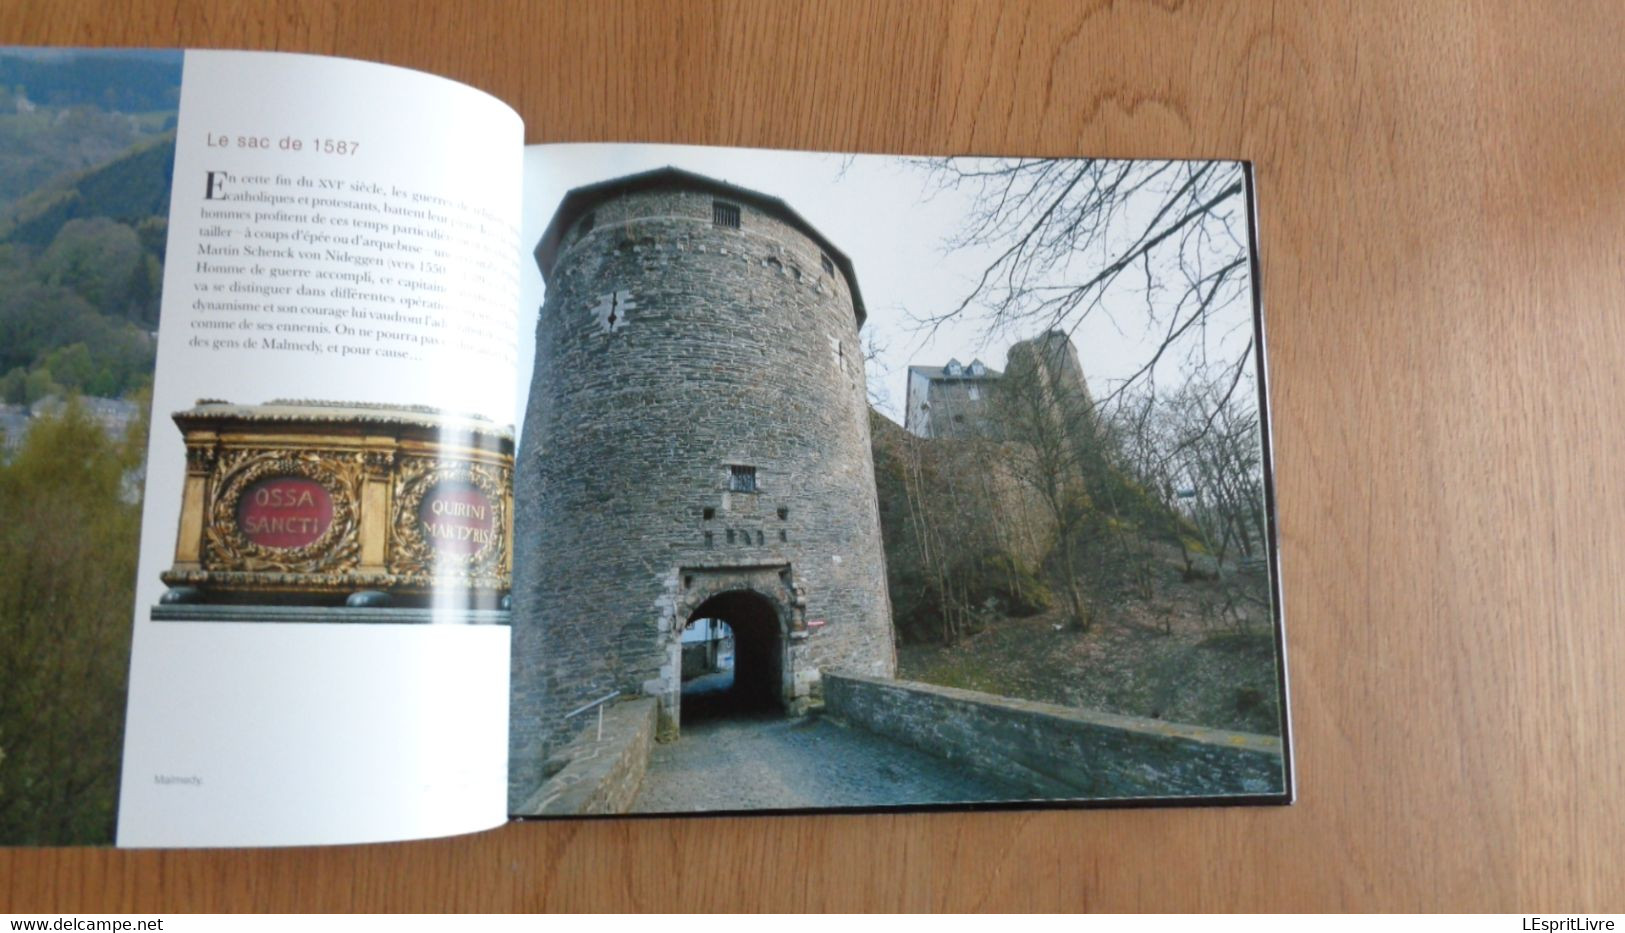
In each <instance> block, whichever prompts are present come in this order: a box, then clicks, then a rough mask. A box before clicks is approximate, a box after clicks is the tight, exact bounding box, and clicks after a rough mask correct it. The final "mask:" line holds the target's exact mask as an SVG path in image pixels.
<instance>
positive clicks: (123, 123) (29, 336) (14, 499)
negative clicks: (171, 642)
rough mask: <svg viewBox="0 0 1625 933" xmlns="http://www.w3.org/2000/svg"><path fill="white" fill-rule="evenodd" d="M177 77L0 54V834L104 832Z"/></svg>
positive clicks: (87, 835)
mask: <svg viewBox="0 0 1625 933" xmlns="http://www.w3.org/2000/svg"><path fill="white" fill-rule="evenodd" d="M180 79H181V53H179V52H150V51H134V50H110V51H78V50H66V49H7V50H0V513H3V514H5V515H7V516H8V517H9V518H10V520H9V521H7V522H5V523H4V524H3V526H0V567H3V568H4V569H5V572H4V574H3V575H0V844H7V845H65V844H82V843H110V842H111V841H112V834H113V823H114V815H115V809H116V798H117V792H118V774H119V768H118V763H119V754H120V745H121V741H122V724H123V720H124V695H125V684H126V678H127V668H128V664H129V641H130V612H131V605H132V601H133V599H134V591H135V570H136V558H137V545H138V534H139V526H140V518H141V491H142V485H143V476H142V463H143V458H144V455H145V447H146V433H147V424H148V415H149V413H148V399H149V398H150V389H151V385H152V373H153V363H154V354H155V351H156V347H157V330H158V299H159V293H160V290H161V285H162V280H163V261H164V243H165V238H166V235H167V220H166V218H167V215H168V208H169V192H170V172H171V166H172V163H173V160H174V151H175V120H176V110H177V106H178V104H179V98H180Z"/></svg>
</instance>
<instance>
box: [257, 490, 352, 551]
mask: <svg viewBox="0 0 1625 933" xmlns="http://www.w3.org/2000/svg"><path fill="white" fill-rule="evenodd" d="M331 524H333V497H332V496H331V495H329V494H328V492H327V488H326V487H325V486H323V485H322V484H321V483H318V482H316V481H315V480H313V479H310V478H308V477H304V476H271V477H267V478H266V479H262V480H259V481H258V482H256V483H254V484H253V485H251V486H249V487H248V488H247V489H245V490H243V495H242V498H240V499H238V500H237V529H238V530H239V531H241V532H242V534H243V537H245V538H247V539H248V540H250V541H252V542H254V543H255V544H257V545H259V546H261V547H270V548H279V549H289V548H299V547H304V546H306V545H309V544H314V543H316V541H317V540H318V539H319V538H321V536H322V535H323V534H324V533H326V531H327V528H328V526H329V525H331Z"/></svg>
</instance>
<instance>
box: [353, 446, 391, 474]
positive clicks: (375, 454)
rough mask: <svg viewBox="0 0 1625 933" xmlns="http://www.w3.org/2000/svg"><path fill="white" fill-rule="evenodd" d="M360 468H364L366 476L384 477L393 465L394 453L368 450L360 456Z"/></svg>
mask: <svg viewBox="0 0 1625 933" xmlns="http://www.w3.org/2000/svg"><path fill="white" fill-rule="evenodd" d="M361 463H362V466H363V467H365V468H366V471H367V475H368V476H372V477H380V478H381V477H385V476H388V475H389V470H390V468H391V467H393V466H394V465H395V451H393V450H369V451H367V452H366V453H364V454H362V455H361Z"/></svg>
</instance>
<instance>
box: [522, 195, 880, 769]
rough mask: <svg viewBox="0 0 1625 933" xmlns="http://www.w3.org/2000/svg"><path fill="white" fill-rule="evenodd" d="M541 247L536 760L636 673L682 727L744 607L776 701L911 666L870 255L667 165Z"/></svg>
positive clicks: (531, 640) (529, 462)
mask: <svg viewBox="0 0 1625 933" xmlns="http://www.w3.org/2000/svg"><path fill="white" fill-rule="evenodd" d="M536 259H537V262H538V263H539V265H540V267H541V270H542V273H543V275H544V276H545V277H546V279H547V282H548V284H549V290H548V298H547V304H546V306H545V307H544V309H543V312H542V317H541V324H540V329H539V331H538V335H537V347H538V358H537V365H536V378H535V381H534V382H533V384H532V386H531V402H530V406H529V412H530V415H529V417H528V419H527V422H526V426H525V436H526V442H527V449H526V452H525V454H524V455H523V464H522V465H521V466H520V467H519V469H518V478H517V481H516V487H517V489H516V492H517V496H518V501H519V503H520V504H519V506H518V508H519V517H518V521H519V523H520V524H521V525H523V526H524V527H526V528H527V529H531V530H532V532H533V533H531V534H528V535H527V536H526V537H525V539H524V540H523V541H522V542H521V543H520V544H519V546H518V548H517V551H516V554H515V559H516V561H518V562H519V564H521V565H523V566H525V567H526V568H527V571H528V572H527V573H526V574H525V575H524V577H523V580H522V582H521V583H520V584H519V586H518V587H516V590H515V594H514V602H515V608H516V613H517V614H518V616H519V617H520V618H521V619H522V620H524V621H523V622H522V623H521V624H520V626H519V627H518V628H517V631H516V637H515V649H516V650H515V658H516V660H515V667H514V698H515V707H516V709H518V708H523V709H525V710H534V711H536V714H535V715H533V716H526V717H521V716H517V715H516V716H515V719H514V747H515V751H516V755H515V757H516V759H517V761H523V760H524V759H525V758H527V757H529V758H535V755H536V753H535V751H533V749H537V748H546V747H551V746H552V745H553V744H555V743H557V741H558V739H559V738H560V737H561V736H563V735H565V734H566V731H567V730H568V728H569V723H568V722H566V720H565V718H564V717H565V714H567V713H568V712H570V711H571V710H572V709H575V708H577V707H579V706H581V705H582V704H586V703H589V702H591V701H592V700H594V699H595V698H597V697H599V696H603V695H606V694H609V693H612V692H615V691H619V692H620V693H621V694H622V695H633V694H642V695H646V696H650V697H653V698H654V699H655V700H656V704H655V711H656V717H657V725H656V729H657V730H658V734H659V736H660V737H663V738H664V737H675V736H676V735H677V734H678V732H679V729H680V723H681V708H682V697H681V692H680V691H681V682H680V679H679V675H680V670H681V652H680V645H679V639H680V636H681V634H682V632H683V629H684V627H685V626H687V625H688V623H689V622H690V621H692V620H694V619H712V618H715V619H721V620H723V621H725V622H726V623H727V624H728V625H729V626H730V627H731V628H732V631H733V634H734V639H735V642H736V647H735V655H736V659H737V660H736V662H735V680H736V683H735V685H734V688H733V689H734V690H735V691H738V692H741V693H747V692H748V693H749V694H751V697H750V698H751V699H752V700H755V701H759V702H761V703H763V704H767V705H777V706H781V707H783V708H784V709H787V710H797V709H799V708H803V707H805V706H806V704H807V703H808V701H809V699H810V697H811V696H812V694H813V692H814V691H815V690H816V689H817V688H818V686H819V672H820V670H821V669H823V668H826V667H840V668H843V669H850V670H853V671H857V672H862V673H865V674H871V675H875V676H881V677H889V676H890V675H891V674H892V673H893V671H894V669H895V666H896V656H895V651H894V648H893V644H892V624H891V608H890V605H889V602H888V599H887V593H886V578H885V564H884V558H883V555H882V550H881V539H880V517H879V513H878V509H877V505H876V500H875V482H874V463H873V460H872V458H871V456H870V447H869V415H868V404H867V395H866V392H865V386H864V370H863V361H862V356H861V351H860V349H859V343H858V330H859V328H860V327H862V326H863V321H864V314H865V312H864V306H863V298H862V295H861V293H860V291H859V289H858V284H857V279H856V277H855V275H854V273H853V271H852V264H851V262H850V261H848V259H847V258H846V256H845V255H844V254H843V253H842V252H841V251H840V250H839V249H838V248H836V246H835V245H834V244H832V243H830V242H829V241H828V240H826V239H824V237H823V236H822V235H821V234H820V233H819V232H818V231H817V230H815V229H813V227H812V226H811V225H809V224H808V223H807V222H806V221H804V220H802V219H801V217H800V216H799V215H797V214H796V212H795V211H794V210H793V209H792V208H791V207H790V206H789V205H787V204H785V203H784V202H782V201H780V200H778V199H776V198H773V197H769V196H767V195H764V194H761V193H758V192H755V191H749V190H746V189H743V188H738V187H734V186H731V185H728V184H724V183H722V182H719V181H716V180H714V179H710V178H706V177H703V176H700V175H695V174H692V173H689V172H684V171H680V170H677V169H666V170H660V171H654V172H648V173H644V174H640V175H634V176H630V177H626V178H617V179H613V180H610V181H607V182H604V183H602V184H599V185H593V186H591V187H587V188H581V189H577V190H575V191H573V192H571V193H570V195H569V196H568V197H567V198H566V199H565V200H564V201H563V203H561V204H560V205H559V208H558V210H557V212H556V213H555V214H554V217H553V220H552V223H551V224H550V225H549V227H548V230H547V233H546V234H545V235H544V237H543V239H542V242H541V243H540V244H539V245H538V247H537V249H536ZM515 774H516V775H519V774H521V771H520V769H518V768H516V769H515ZM530 780H531V781H534V777H532V778H530ZM522 783H523V780H522Z"/></svg>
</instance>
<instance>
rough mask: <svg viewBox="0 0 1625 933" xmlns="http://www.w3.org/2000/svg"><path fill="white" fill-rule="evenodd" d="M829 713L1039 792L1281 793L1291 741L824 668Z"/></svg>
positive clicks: (1105, 795) (1097, 795)
mask: <svg viewBox="0 0 1625 933" xmlns="http://www.w3.org/2000/svg"><path fill="white" fill-rule="evenodd" d="M823 683H824V710H825V714H826V715H829V716H833V717H835V718H836V719H840V720H842V721H845V722H846V723H848V724H850V725H854V726H858V727H860V728H863V729H867V730H869V731H870V732H874V733H877V734H879V735H883V736H886V737H888V738H892V739H895V740H897V741H900V742H903V743H906V744H908V745H912V746H914V747H915V748H918V749H920V750H922V751H926V752H930V753H931V754H934V755H938V756H941V757H944V758H947V759H949V760H951V761H955V762H962V763H963V764H964V765H965V766H966V767H969V768H971V769H972V770H975V771H977V772H979V773H982V774H986V775H989V776H992V777H995V778H999V779H1001V780H1004V781H1009V782H1014V783H1016V784H1018V785H1021V786H1024V787H1026V788H1027V789H1028V791H1030V792H1031V794H1032V795H1033V796H1034V797H1038V798H1078V799H1090V800H1098V799H1111V798H1127V797H1176V796H1234V795H1249V794H1279V793H1281V792H1282V791H1283V790H1284V782H1285V771H1284V767H1283V761H1282V750H1281V741H1280V740H1279V739H1277V738H1274V737H1271V736H1261V735H1249V734H1247V733H1241V732H1225V731H1222V730H1218V729H1206V728H1202V727H1200V726H1187V725H1179V724H1176V723H1167V722H1162V721H1160V720H1155V719H1140V718H1137V717H1132V716H1117V715H1113V714H1110V713H1100V712H1095V711H1092V710H1078V709H1071V708H1068V707H1064V706H1055V705H1052V704H1049V703H1035V702H1031V701H1027V700H1015V699H1009V698H1006V697H996V696H991V695H988V694H984V693H976V692H974V691H970V690H958V689H954V688H950V687H937V686H932V685H928V684H919V683H911V682H907V681H897V680H882V679H879V678H874V677H864V676H857V675H852V674H847V673H844V672H843V673H840V674H836V673H832V672H829V671H825V672H824V678H823Z"/></svg>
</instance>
